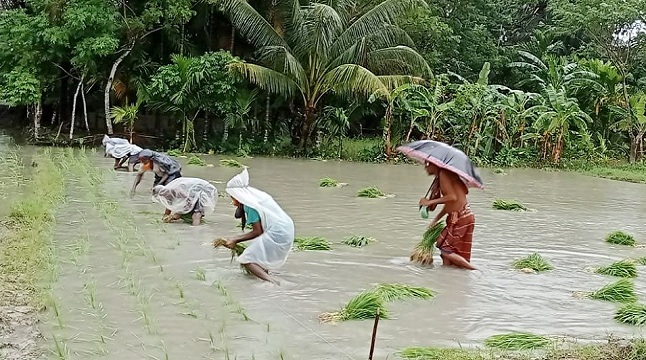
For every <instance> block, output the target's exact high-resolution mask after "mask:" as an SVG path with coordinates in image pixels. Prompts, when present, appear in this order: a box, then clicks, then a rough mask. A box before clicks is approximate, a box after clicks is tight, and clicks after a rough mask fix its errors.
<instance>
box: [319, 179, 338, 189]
mask: <svg viewBox="0 0 646 360" xmlns="http://www.w3.org/2000/svg"><path fill="white" fill-rule="evenodd" d="M319 186H320V187H340V186H341V183H340V182H338V181H336V180H334V179H332V178H329V177H325V178H323V179H321V180H319Z"/></svg>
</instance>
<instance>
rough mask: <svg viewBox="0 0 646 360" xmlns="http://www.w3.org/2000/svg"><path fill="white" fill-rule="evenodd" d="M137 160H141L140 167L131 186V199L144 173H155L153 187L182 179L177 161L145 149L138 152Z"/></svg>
mask: <svg viewBox="0 0 646 360" xmlns="http://www.w3.org/2000/svg"><path fill="white" fill-rule="evenodd" d="M139 160H141V166H140V167H139V171H138V172H137V176H136V177H135V182H134V184H132V190H130V196H131V197H132V196H134V195H135V190H136V189H137V185H139V183H140V182H141V179H142V178H143V176H144V173H145V172H146V171H152V172H153V173H155V182H154V183H153V187H155V186H157V185H168V183H170V182H171V181H173V180H175V179H177V178H181V177H182V174H181V172H180V171H181V170H182V167H181V166H180V165H179V163H178V162H177V161H175V160H173V159H171V158H170V157H169V156H168V155H166V154H162V153H158V152H156V151H152V150H148V149H145V150H141V152H139Z"/></svg>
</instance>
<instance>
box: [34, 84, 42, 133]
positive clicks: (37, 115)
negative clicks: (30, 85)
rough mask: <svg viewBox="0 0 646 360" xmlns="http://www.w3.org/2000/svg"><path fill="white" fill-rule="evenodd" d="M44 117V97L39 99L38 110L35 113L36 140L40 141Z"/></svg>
mask: <svg viewBox="0 0 646 360" xmlns="http://www.w3.org/2000/svg"><path fill="white" fill-rule="evenodd" d="M42 116H43V98H42V95H41V96H39V97H38V103H36V110H35V111H34V139H36V140H38V131H39V130H40V119H41V117H42Z"/></svg>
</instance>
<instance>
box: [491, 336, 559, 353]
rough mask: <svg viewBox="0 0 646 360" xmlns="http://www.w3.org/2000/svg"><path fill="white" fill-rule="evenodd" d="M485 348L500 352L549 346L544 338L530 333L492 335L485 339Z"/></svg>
mask: <svg viewBox="0 0 646 360" xmlns="http://www.w3.org/2000/svg"><path fill="white" fill-rule="evenodd" d="M484 344H485V346H487V347H490V348H495V349H501V350H534V349H541V348H544V347H546V346H547V345H549V344H550V340H549V339H548V338H547V337H545V336H540V335H534V334H530V333H511V334H502V335H493V336H490V337H488V338H486V339H485V341H484Z"/></svg>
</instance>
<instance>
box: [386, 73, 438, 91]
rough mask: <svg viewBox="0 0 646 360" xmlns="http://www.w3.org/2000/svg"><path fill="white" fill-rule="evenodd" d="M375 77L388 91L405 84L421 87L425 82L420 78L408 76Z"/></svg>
mask: <svg viewBox="0 0 646 360" xmlns="http://www.w3.org/2000/svg"><path fill="white" fill-rule="evenodd" d="M377 77H378V78H379V80H381V82H382V83H383V84H384V86H385V87H386V88H387V89H389V90H393V89H396V88H398V87H400V86H402V85H405V84H415V85H421V84H425V83H426V80H424V79H423V78H421V77H416V76H408V75H380V76H377Z"/></svg>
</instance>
